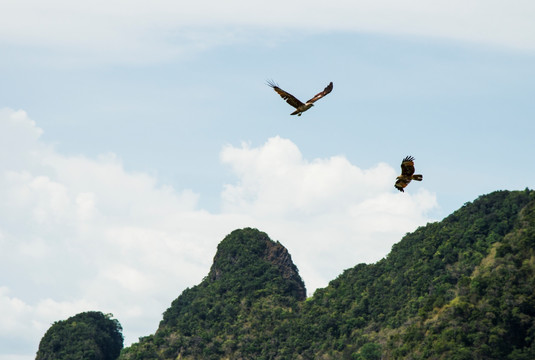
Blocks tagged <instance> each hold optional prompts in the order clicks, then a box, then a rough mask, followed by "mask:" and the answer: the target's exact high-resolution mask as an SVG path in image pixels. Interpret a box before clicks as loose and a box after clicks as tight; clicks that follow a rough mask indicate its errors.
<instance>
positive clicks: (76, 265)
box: [0, 0, 535, 360]
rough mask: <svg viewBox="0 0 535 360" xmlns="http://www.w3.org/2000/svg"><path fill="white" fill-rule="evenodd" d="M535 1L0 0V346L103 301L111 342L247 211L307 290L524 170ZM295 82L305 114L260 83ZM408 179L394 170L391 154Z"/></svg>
mask: <svg viewBox="0 0 535 360" xmlns="http://www.w3.org/2000/svg"><path fill="white" fill-rule="evenodd" d="M534 17H535V3H533V2H532V1H527V0H526V1H510V2H503V1H492V0H491V1H489V0H485V1H483V0H473V1H469V2H467V1H456V0H453V1H452V0H449V1H433V2H429V1H423V0H412V1H402V2H400V1H393V0H390V1H377V0H375V1H363V0H353V1H341V0H333V1H329V2H325V1H314V0H313V1H310V0H309V1H300V0H299V1H279V0H274V1H269V2H251V1H242V0H230V1H225V2H216V1H208V0H200V1H196V2H188V3H184V2H179V1H167V0H156V1H150V2H149V1H141V0H137V1H119V0H107V1H105V2H104V1H99V0H95V1H91V2H82V1H80V2H72V1H66V0H55V1H46V2H42V1H36V0H22V1H21V0H17V1H14V0H3V1H2V2H1V3H0V55H1V56H0V274H1V275H0V318H2V321H1V322H0V360H28V359H33V358H34V357H35V353H36V351H37V348H38V344H39V341H40V339H41V337H42V336H43V335H44V333H45V332H46V330H47V329H48V328H49V327H50V325H51V324H52V323H54V322H55V321H59V320H65V319H67V318H68V317H70V316H73V315H75V314H77V313H80V312H83V311H91V310H96V311H102V312H103V313H112V314H113V316H114V318H116V319H117V320H119V322H120V323H121V324H122V326H123V335H124V337H125V345H130V344H131V343H132V342H135V341H137V339H138V338H139V337H140V336H147V335H150V334H153V333H154V332H155V330H156V329H157V327H158V323H159V321H160V320H161V318H162V313H163V312H164V311H165V310H166V309H167V308H168V307H169V306H170V304H171V302H172V300H174V299H175V298H176V297H178V296H179V295H180V293H181V292H182V291H183V290H184V289H186V288H187V287H192V286H195V285H196V284H198V283H199V282H200V281H202V279H203V277H204V276H206V275H207V274H208V271H209V268H210V265H211V264H212V260H213V257H214V255H215V252H216V248H217V244H218V243H219V242H220V241H221V240H222V239H223V238H224V237H225V236H226V235H227V234H229V233H230V232H231V231H233V230H234V229H238V228H243V227H255V228H258V229H259V230H261V231H264V232H266V233H267V234H268V235H269V236H270V237H271V238H272V239H273V240H276V241H280V242H281V243H282V244H283V245H284V246H285V247H286V248H288V250H289V252H290V254H291V256H292V259H293V261H294V263H295V264H296V265H297V267H298V268H299V272H300V275H301V277H302V278H303V280H304V281H305V284H306V287H307V291H308V294H309V295H310V296H311V295H312V294H313V293H314V291H315V290H316V289H317V288H321V287H325V286H326V285H327V284H328V282H329V281H330V280H333V279H335V278H336V277H337V276H338V275H339V274H341V273H342V271H343V270H344V269H347V268H350V267H353V266H355V265H356V264H359V263H362V262H364V263H373V262H376V261H378V260H380V259H381V258H383V257H385V256H386V255H387V254H388V252H389V251H390V249H391V246H392V245H393V244H394V243H396V242H398V241H399V240H400V239H401V238H402V236H403V235H404V234H406V233H407V232H411V231H414V230H415V229H417V228H418V227H419V226H424V225H425V224H426V223H428V222H432V221H438V220H441V219H443V218H444V217H446V216H447V215H448V214H450V213H451V212H453V211H454V210H456V209H458V208H459V207H461V206H462V205H463V204H464V203H466V202H469V201H473V200H474V199H476V198H477V197H478V196H480V195H482V194H486V193H490V192H492V191H496V190H522V189H524V188H526V187H528V188H534V187H535V167H534V166H533V155H534V153H535V141H534V140H533V138H534V134H535V104H534V101H533V98H534V97H533V94H534V92H535V66H534V64H535V22H533V18H534ZM271 79H273V80H274V81H276V82H277V83H278V84H279V86H280V87H281V88H283V89H284V90H286V91H288V92H290V93H292V94H293V95H295V96H296V97H297V98H299V99H301V100H307V99H309V98H311V97H312V96H313V95H314V94H316V93H317V92H319V91H321V90H322V89H323V88H324V87H325V86H326V85H327V84H328V83H329V82H330V81H332V82H333V83H334V90H333V91H332V92H331V93H330V94H329V95H328V96H326V97H325V98H323V99H321V100H319V101H318V102H317V103H316V104H315V105H316V106H314V107H313V108H312V109H310V110H309V111H307V112H306V113H304V114H303V115H302V116H301V117H296V116H290V115H289V114H290V113H291V112H292V111H293V108H291V107H290V106H289V105H288V104H286V103H285V102H284V101H283V100H282V99H281V98H280V97H279V96H278V95H277V94H276V93H275V92H274V91H273V90H272V89H270V88H269V87H268V86H267V85H266V81H267V80H271ZM407 155H412V156H414V157H415V159H416V160H415V165H416V171H417V172H418V173H421V174H423V176H424V180H423V181H422V182H412V183H411V184H410V185H409V186H408V187H407V188H406V191H405V192H404V193H401V192H398V191H397V190H396V189H395V188H394V187H393V185H394V181H395V177H396V176H397V175H398V174H399V172H400V167H399V166H400V163H401V160H402V159H403V157H405V156H407Z"/></svg>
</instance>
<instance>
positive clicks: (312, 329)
mask: <svg viewBox="0 0 535 360" xmlns="http://www.w3.org/2000/svg"><path fill="white" fill-rule="evenodd" d="M304 294H305V290H304V285H303V283H302V281H301V279H300V277H299V275H298V273H297V269H296V268H295V266H294V265H293V263H292V262H291V259H290V255H289V254H288V253H287V251H286V249H284V248H283V247H282V245H280V244H279V243H275V242H273V241H271V240H270V239H269V238H268V237H267V235H266V234H265V233H262V232H260V231H258V230H256V229H243V230H236V231H234V232H232V233H231V234H230V235H228V236H227V237H226V238H225V239H224V240H223V241H222V242H221V243H220V245H219V247H218V251H217V254H216V256H215V258H214V264H213V266H212V268H211V270H210V272H209V274H208V276H207V277H206V278H205V279H204V280H203V281H202V282H201V283H200V284H199V285H197V286H195V287H193V288H191V289H187V290H185V291H184V292H183V293H182V294H181V295H180V296H179V297H178V298H177V299H176V300H175V301H174V302H173V303H172V304H171V307H170V308H169V309H168V310H167V311H166V312H165V314H164V317H163V320H162V322H161V323H160V326H159V329H158V330H157V332H156V333H155V334H154V335H150V336H147V337H145V338H142V339H140V342H139V343H137V344H134V345H133V346H131V347H130V348H127V349H125V350H124V351H123V353H122V354H121V359H124V360H126V359H128V360H130V359H361V360H362V359H368V360H371V359H510V360H518V359H535V192H533V191H530V190H528V189H526V190H525V191H513V192H509V191H498V192H494V193H491V194H489V195H485V196H481V197H479V198H478V199H477V200H475V201H474V202H472V203H467V204H465V205H464V206H463V207H462V208H460V209H459V210H457V211H455V212H454V213H453V214H451V215H450V216H448V217H447V218H445V219H444V220H442V221H441V222H436V223H430V224H428V225H426V226H423V227H420V228H418V229H417V230H416V231H415V232H413V233H410V234H407V235H406V236H405V237H403V239H401V241H399V242H398V243H397V244H395V245H394V246H393V247H392V251H391V252H390V254H389V255H388V256H387V257H386V258H384V259H382V260H380V261H379V262H377V263H375V264H370V265H366V264H359V265H357V266H355V267H354V268H351V269H348V270H346V271H345V272H344V273H343V274H341V275H340V276H339V277H338V278H337V279H335V280H333V281H331V283H330V284H329V285H328V286H327V287H326V288H324V289H319V290H317V291H316V292H315V294H314V295H313V296H312V297H311V298H309V299H306V300H304Z"/></svg>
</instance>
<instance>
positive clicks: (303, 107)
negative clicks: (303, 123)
mask: <svg viewBox="0 0 535 360" xmlns="http://www.w3.org/2000/svg"><path fill="white" fill-rule="evenodd" d="M267 84H268V85H269V86H270V87H272V88H273V90H275V91H276V92H277V94H279V95H280V96H281V98H283V99H284V100H286V102H287V103H288V104H290V105H292V106H293V107H294V108H296V109H297V110H295V111H294V112H293V113H291V115H297V116H301V114H302V113H304V112H305V111H307V110H308V109H310V108H311V107H312V106H314V103H315V102H316V101H318V100H319V99H321V98H322V97H324V96H325V95H327V94H328V93H330V92H331V91H332V90H333V83H332V82H330V83H329V85H327V87H326V88H325V89H323V91H322V92H319V93H317V94H316V95H314V97H313V98H312V99H310V100H308V101H307V102H306V103H304V104H303V103H302V102H301V101H300V100H299V99H297V98H296V97H295V96H293V95H292V94H290V93H288V92H286V91H284V90H282V89H281V88H280V87H279V86H278V85H277V84H276V83H274V82H273V81H268V82H267Z"/></svg>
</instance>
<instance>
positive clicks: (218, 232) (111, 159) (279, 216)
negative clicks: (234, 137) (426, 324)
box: [0, 109, 437, 360]
mask: <svg viewBox="0 0 535 360" xmlns="http://www.w3.org/2000/svg"><path fill="white" fill-rule="evenodd" d="M42 133H43V130H42V129H40V128H39V127H38V126H37V124H36V123H35V122H34V121H33V120H31V119H30V117H29V116H28V114H26V113H25V112H24V111H14V110H12V109H0V199H2V201H0V246H1V249H2V251H1V252H0V272H1V273H2V274H4V275H3V276H2V278H1V279H0V316H1V317H2V318H3V319H4V321H2V323H1V324H0V348H1V349H3V350H2V353H0V359H2V360H6V359H12V358H15V355H17V354H18V355H21V356H22V357H20V358H21V359H22V358H28V359H30V358H33V357H34V354H35V351H36V350H37V346H38V342H39V340H40V338H41V337H42V336H43V335H44V332H45V331H46V330H47V329H48V327H49V326H50V324H51V323H53V322H54V321H57V320H62V319H66V318H67V317H69V316H72V315H74V314H76V313H78V312H81V311H88V310H100V311H103V312H104V313H113V314H114V316H115V317H116V318H117V319H118V320H119V321H120V322H121V324H122V325H123V328H124V335H125V337H126V344H130V343H131V342H132V341H136V340H137V338H138V337H139V336H145V335H148V334H150V333H153V332H154V331H155V330H156V328H157V325H158V322H159V320H160V319H161V313H162V312H163V311H164V310H165V309H166V308H167V307H168V306H169V305H170V303H171V301H172V300H173V299H174V298H176V297H177V296H178V295H179V294H180V293H181V292H182V290H184V289H185V288H186V287H188V286H193V285H195V284H197V283H199V282H200V281H201V279H202V278H203V277H204V276H205V275H206V274H207V273H208V271H209V267H210V265H211V263H212V258H213V256H214V254H215V251H216V246H217V244H218V243H219V241H221V240H222V239H223V237H224V236H225V235H226V234H228V233H229V232H230V231H232V230H234V229H236V228H241V227H246V226H250V227H257V228H259V229H260V230H262V231H265V232H267V233H268V234H269V235H270V237H271V238H272V239H274V240H279V241H281V242H282V243H283V244H284V245H285V246H286V247H287V248H288V249H289V251H290V253H291V255H292V257H293V260H294V262H295V263H296V265H297V266H298V268H299V269H300V273H301V276H302V277H303V279H304V281H305V283H306V285H307V289H308V290H309V292H313V291H314V290H315V289H316V288H317V287H323V286H325V285H326V284H327V282H328V281H329V280H332V279H333V278H334V277H336V276H337V275H338V274H340V273H341V271H342V270H343V269H345V268H348V267H351V266H354V265H356V264H357V263H360V262H372V261H376V260H379V259H380V258H381V257H383V256H385V255H386V254H387V253H388V251H389V250H390V247H391V246H392V244H393V243H394V242H396V241H398V240H399V239H400V238H401V236H402V235H403V234H405V233H406V232H408V231H412V230H414V229H415V228H416V227H417V226H420V225H424V224H425V223H426V222H427V221H429V218H428V216H427V215H426V214H427V213H428V212H429V211H430V210H431V209H433V208H435V207H436V206H437V204H436V199H435V195H434V194H432V193H430V192H428V191H427V190H425V184H424V183H422V184H418V185H417V186H414V187H413V188H411V189H410V191H408V192H406V193H405V194H401V193H398V192H397V191H396V190H395V189H394V188H393V181H394V178H395V176H396V171H395V170H394V169H393V168H392V167H391V166H390V165H388V164H385V163H378V164H377V165H375V166H374V167H372V168H370V169H361V168H359V167H358V166H356V165H354V164H351V163H350V162H349V161H348V160H347V159H346V158H344V157H343V156H331V157H328V158H318V159H313V160H307V159H306V158H305V157H304V156H303V154H301V152H300V151H299V149H298V147H297V146H296V145H295V144H294V143H293V142H292V141H291V140H289V139H284V138H281V137H273V138H270V139H267V141H266V142H265V143H264V144H263V145H261V146H258V147H252V146H250V145H248V144H247V143H243V144H241V146H233V145H228V146H226V147H224V148H223V149H222V150H221V153H220V159H221V161H222V162H223V163H224V164H226V165H227V166H229V168H230V169H231V170H232V172H233V174H234V176H235V181H234V182H232V183H229V184H221V185H222V192H221V211H220V212H218V213H210V212H208V211H205V210H203V209H201V208H199V206H198V199H199V197H200V196H201V195H202V194H197V193H194V192H192V191H191V190H188V189H175V188H173V187H172V186H162V185H158V181H157V180H158V179H156V178H154V177H152V176H149V175H147V174H144V173H135V172H128V171H125V169H124V168H123V166H122V163H121V160H120V158H119V157H118V156H117V155H114V154H104V155H101V156H99V157H97V158H88V157H86V156H83V155H78V156H66V155H63V154H61V153H59V152H58V151H56V150H55V149H54V147H53V146H51V145H50V144H47V143H44V142H43V141H42V140H41V139H40V136H41V134H42ZM214 155H215V154H214ZM397 166H398V165H397V164H396V167H397Z"/></svg>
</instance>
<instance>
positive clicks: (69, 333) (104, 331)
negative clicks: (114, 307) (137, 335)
mask: <svg viewBox="0 0 535 360" xmlns="http://www.w3.org/2000/svg"><path fill="white" fill-rule="evenodd" d="M122 348H123V335H122V327H121V324H120V323H119V321H117V320H116V319H112V315H111V314H107V315H104V314H103V313H101V312H97V311H90V312H84V313H80V314H77V315H75V316H73V317H70V318H68V319H67V320H64V321H57V322H55V323H54V324H53V325H52V326H51V327H50V328H49V329H48V331H47V332H46V333H45V335H44V336H43V338H42V339H41V342H40V343H39V350H38V351H37V356H36V358H35V359H36V360H115V359H117V358H118V357H119V354H120V352H121V349H122Z"/></svg>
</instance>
